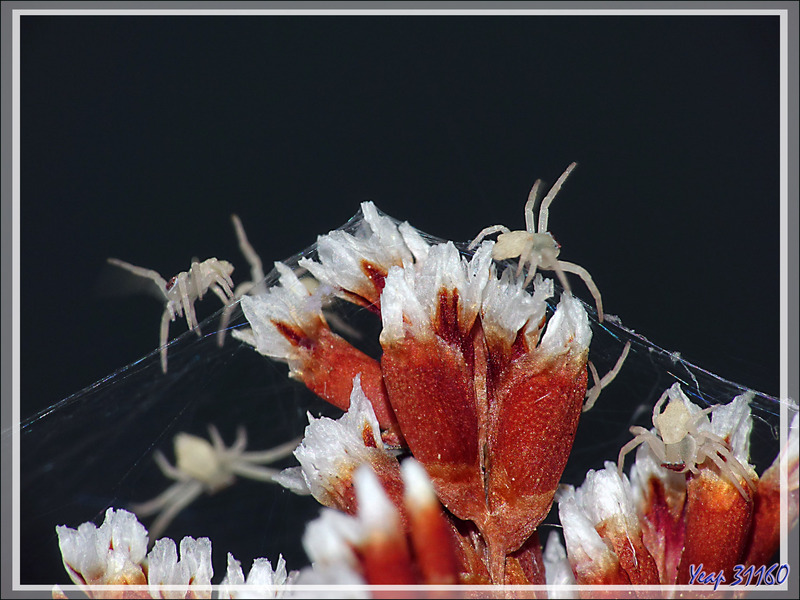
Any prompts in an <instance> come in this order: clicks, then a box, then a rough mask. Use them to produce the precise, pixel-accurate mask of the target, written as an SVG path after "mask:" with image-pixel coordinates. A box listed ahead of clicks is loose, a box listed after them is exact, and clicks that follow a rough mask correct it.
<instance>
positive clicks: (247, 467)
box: [131, 425, 300, 540]
mask: <svg viewBox="0 0 800 600" xmlns="http://www.w3.org/2000/svg"><path fill="white" fill-rule="evenodd" d="M208 433H209V436H210V438H211V443H209V442H208V441H207V440H205V439H203V438H201V437H198V436H196V435H191V434H189V433H185V432H180V433H178V435H176V436H175V438H174V440H173V443H174V447H175V465H171V464H170V463H169V461H168V460H167V458H166V457H165V456H164V454H163V453H162V452H161V451H156V453H155V456H154V459H155V461H156V464H157V465H158V468H159V469H161V472H162V473H163V474H164V475H165V476H166V477H168V478H169V479H173V480H175V483H173V484H172V485H171V486H169V487H168V488H167V489H166V490H165V491H164V492H162V493H161V494H159V495H158V496H156V497H155V498H153V499H152V500H148V501H146V502H141V503H137V504H133V505H132V506H131V510H132V511H133V512H135V513H136V514H137V515H138V516H139V517H141V518H144V517H149V516H150V515H153V514H155V513H159V515H158V517H157V518H156V520H155V521H154V522H153V524H152V526H151V527H150V539H151V540H156V539H158V538H159V537H160V536H161V534H162V533H163V532H164V530H165V529H166V528H167V527H168V526H169V524H170V523H171V522H172V520H173V519H174V518H175V517H176V516H177V515H178V513H180V512H181V511H182V510H183V509H184V508H186V507H187V506H189V504H191V503H192V502H194V501H195V500H196V499H197V497H198V496H200V494H202V493H203V492H205V493H208V494H214V493H216V492H218V491H220V490H223V489H225V488H227V487H230V486H231V485H233V483H234V482H235V481H236V475H239V476H241V477H246V478H248V479H254V480H256V481H272V477H273V476H274V475H277V474H278V473H279V472H280V469H269V468H265V467H260V466H258V465H263V464H268V463H272V462H275V461H277V460H280V459H282V458H285V457H286V456H288V455H290V454H291V453H292V451H293V450H294V449H295V448H297V445H298V444H299V443H300V438H297V439H294V440H291V441H289V442H286V443H284V444H281V445H280V446H276V447H275V448H272V449H270V450H264V451H260V452H245V451H244V449H245V447H246V446H247V432H246V431H245V429H244V427H239V429H238V430H237V433H236V441H234V442H233V445H232V446H231V447H230V448H226V447H225V442H224V441H223V440H222V436H220V434H219V431H218V430H217V428H216V427H214V426H213V425H209V426H208Z"/></svg>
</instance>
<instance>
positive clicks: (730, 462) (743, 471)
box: [712, 446, 756, 492]
mask: <svg viewBox="0 0 800 600" xmlns="http://www.w3.org/2000/svg"><path fill="white" fill-rule="evenodd" d="M716 451H717V452H718V453H719V454H720V455H721V456H722V457H723V458H724V459H725V463H726V465H727V466H728V468H729V469H730V470H731V471H732V472H738V474H739V475H741V476H742V479H744V480H745V482H747V486H748V487H749V488H750V490H751V491H753V492H755V491H756V484H755V483H754V482H753V479H752V478H751V477H750V473H748V471H747V468H746V467H745V466H744V465H743V464H742V463H741V461H740V460H739V459H738V458H736V457H735V456H734V455H733V452H731V451H730V450H728V448H727V447H726V446H722V447H721V448H717V449H716ZM712 460H713V459H712Z"/></svg>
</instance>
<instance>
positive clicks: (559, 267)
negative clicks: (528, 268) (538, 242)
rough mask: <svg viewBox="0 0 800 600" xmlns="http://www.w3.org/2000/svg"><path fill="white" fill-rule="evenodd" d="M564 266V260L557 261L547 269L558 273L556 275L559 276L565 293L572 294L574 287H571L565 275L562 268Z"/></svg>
mask: <svg viewBox="0 0 800 600" xmlns="http://www.w3.org/2000/svg"><path fill="white" fill-rule="evenodd" d="M563 264H564V261H563V260H556V261H553V263H552V265H548V266H547V268H548V269H549V270H551V271H555V272H556V275H558V280H559V281H560V282H561V285H562V286H564V291H566V292H569V293H572V287H570V285H569V280H568V279H567V276H566V275H565V274H564V269H563V268H562V265H563Z"/></svg>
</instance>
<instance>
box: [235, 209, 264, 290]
mask: <svg viewBox="0 0 800 600" xmlns="http://www.w3.org/2000/svg"><path fill="white" fill-rule="evenodd" d="M231 221H233V228H234V229H235V230H236V238H237V239H238V240H239V250H241V251H242V254H243V255H244V257H245V259H247V262H248V263H250V277H251V279H252V282H251V284H252V285H253V286H254V285H257V284H261V283H262V282H263V280H264V267H263V265H262V264H261V257H260V256H259V255H258V254H257V253H256V251H255V250H254V249H253V246H252V245H250V242H249V241H248V239H247V235H245V232H244V227H243V226H242V221H241V220H240V219H239V217H238V216H237V215H231ZM262 285H263V284H262ZM245 293H246V292H242V293H241V294H239V293H238V292H237V297H241V296H242V295H244V294H245Z"/></svg>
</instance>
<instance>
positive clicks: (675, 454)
mask: <svg viewBox="0 0 800 600" xmlns="http://www.w3.org/2000/svg"><path fill="white" fill-rule="evenodd" d="M672 389H673V388H669V389H668V390H666V391H665V392H664V393H663V394H662V395H661V398H660V399H659V400H658V402H656V405H655V407H653V427H655V429H656V433H653V432H651V431H648V430H647V429H645V428H644V427H638V426H634V427H631V428H630V432H631V433H633V434H636V437H634V438H633V439H632V440H631V441H629V442H628V443H627V444H625V445H624V446H623V447H622V449H620V451H619V458H618V459H617V469H618V471H619V474H620V476H621V475H622V467H623V464H624V461H625V456H626V455H627V454H628V453H629V452H630V451H631V450H633V449H634V448H636V447H637V446H639V445H640V444H643V443H645V442H646V443H647V445H648V446H649V447H650V449H651V450H652V451H653V454H655V455H656V457H657V458H658V459H659V460H660V461H661V466H662V467H664V468H666V469H669V470H671V471H676V472H677V473H686V472H687V471H691V472H692V473H693V474H697V473H698V472H699V471H698V469H697V467H698V465H700V464H702V463H703V462H704V461H705V460H706V459H710V460H711V461H712V462H713V463H714V464H715V465H716V466H717V468H718V469H719V472H720V474H721V475H722V476H723V477H724V478H725V479H727V480H728V481H730V482H731V483H732V484H733V485H734V486H735V487H736V489H737V490H738V491H739V493H740V494H741V495H742V497H743V498H744V499H745V500H750V498H751V497H752V496H748V495H747V494H746V493H745V491H744V488H743V487H742V486H741V484H740V483H739V477H741V478H742V479H744V480H745V482H746V483H747V485H748V487H749V488H750V491H751V493H752V492H753V491H755V484H754V483H753V480H752V479H751V476H750V474H749V472H748V469H747V468H746V467H745V466H744V465H742V463H740V462H739V460H738V459H737V458H736V457H735V456H734V455H733V452H732V451H731V448H730V446H729V445H728V443H727V442H726V441H725V440H723V439H722V438H721V437H719V436H718V435H715V434H713V433H711V432H710V431H703V430H699V429H698V428H697V425H699V424H700V423H701V422H702V421H705V422H708V417H706V415H707V414H708V413H710V412H711V411H712V410H714V409H715V408H717V407H718V406H719V404H715V405H714V406H709V407H708V408H704V409H703V410H701V411H700V412H698V413H697V414H695V415H692V414H691V413H690V412H689V409H688V408H687V407H686V404H685V403H684V401H683V400H682V399H681V398H680V396H676V395H671V394H670V391H671V390H672ZM667 397H670V401H669V404H667V407H666V408H665V409H664V411H663V412H661V407H662V406H663V405H664V402H665V401H666V400H667Z"/></svg>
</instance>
